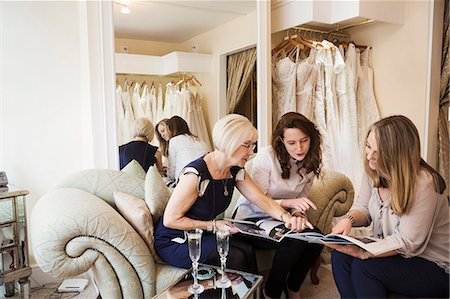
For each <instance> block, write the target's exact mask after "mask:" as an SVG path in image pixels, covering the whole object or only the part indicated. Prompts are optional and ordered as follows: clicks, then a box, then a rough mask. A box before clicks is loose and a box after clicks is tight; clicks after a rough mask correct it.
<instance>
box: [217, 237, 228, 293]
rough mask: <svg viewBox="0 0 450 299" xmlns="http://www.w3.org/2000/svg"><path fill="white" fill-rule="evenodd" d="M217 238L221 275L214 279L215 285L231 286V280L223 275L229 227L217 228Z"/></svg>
mask: <svg viewBox="0 0 450 299" xmlns="http://www.w3.org/2000/svg"><path fill="white" fill-rule="evenodd" d="M216 240H217V252H218V253H219V256H220V269H221V270H222V276H221V278H220V279H219V280H217V281H216V286H217V287H218V288H224V289H225V288H228V287H230V286H231V281H230V279H228V277H227V276H226V275H225V263H226V262H227V255H228V250H229V247H230V242H229V241H230V230H229V229H225V228H222V229H219V230H218V231H217V232H216Z"/></svg>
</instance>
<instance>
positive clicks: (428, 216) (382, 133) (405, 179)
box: [332, 115, 449, 298]
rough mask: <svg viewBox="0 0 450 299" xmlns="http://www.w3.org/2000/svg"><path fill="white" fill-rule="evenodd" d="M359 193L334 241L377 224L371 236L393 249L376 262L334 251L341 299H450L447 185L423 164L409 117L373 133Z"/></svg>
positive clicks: (350, 248)
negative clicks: (393, 297) (396, 297)
mask: <svg viewBox="0 0 450 299" xmlns="http://www.w3.org/2000/svg"><path fill="white" fill-rule="evenodd" d="M365 153H366V159H365V160H364V168H365V172H366V176H365V177H364V178H363V181H362V185H361V191H360V194H359V196H358V198H357V199H356V201H355V203H354V204H353V207H352V209H351V210H350V211H349V213H348V214H347V217H346V218H344V219H342V220H341V221H339V222H338V223H337V224H336V225H335V227H334V228H333V233H342V234H344V235H346V234H348V233H349V231H350V229H351V228H352V226H368V225H369V224H371V223H372V224H373V235H374V237H378V238H380V239H382V240H381V241H379V242H380V245H382V244H383V243H385V244H389V245H396V247H399V249H397V250H392V251H389V252H387V253H384V254H382V255H378V256H373V255H372V254H370V253H368V252H367V251H364V250H362V249H360V248H359V247H356V246H354V245H341V246H335V249H336V250H334V252H333V255H332V262H333V275H334V279H335V281H336V285H337V287H338V289H339V292H340V294H341V297H342V298H369V297H370V298H386V296H387V293H396V294H400V295H403V296H406V297H409V298H425V297H426V298H430V297H439V298H449V213H448V211H449V207H448V200H447V199H446V196H445V193H444V191H445V182H444V180H443V179H442V177H441V176H440V175H439V173H438V172H437V171H436V170H434V169H433V168H432V167H431V166H430V165H428V164H427V163H426V162H425V161H424V160H423V159H422V158H421V157H420V140H419V133H418V131H417V128H416V127H415V126H414V124H413V123H412V122H411V120H409V119H408V118H406V117H405V116H401V115H397V116H390V117H387V118H384V119H382V120H380V121H378V122H376V123H375V124H373V125H372V126H371V127H370V128H369V133H368V134H367V138H366V150H365Z"/></svg>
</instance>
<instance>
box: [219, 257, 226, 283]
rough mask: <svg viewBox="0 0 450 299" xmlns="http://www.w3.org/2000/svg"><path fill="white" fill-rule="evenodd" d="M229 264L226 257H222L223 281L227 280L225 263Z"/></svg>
mask: <svg viewBox="0 0 450 299" xmlns="http://www.w3.org/2000/svg"><path fill="white" fill-rule="evenodd" d="M226 262H227V258H226V257H220V269H221V270H222V280H224V279H225V263H226Z"/></svg>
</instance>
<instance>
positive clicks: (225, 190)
mask: <svg viewBox="0 0 450 299" xmlns="http://www.w3.org/2000/svg"><path fill="white" fill-rule="evenodd" d="M212 158H213V163H214V168H215V169H216V172H217V173H219V166H218V165H217V161H216V156H215V155H214V152H212ZM220 180H221V181H222V185H223V195H224V196H228V195H230V193H229V192H228V186H227V183H228V178H226V179H225V180H224V179H220Z"/></svg>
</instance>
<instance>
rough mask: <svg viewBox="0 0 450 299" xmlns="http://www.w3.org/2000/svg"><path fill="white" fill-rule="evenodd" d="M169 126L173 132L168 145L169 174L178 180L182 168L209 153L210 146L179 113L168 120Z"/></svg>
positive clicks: (171, 177)
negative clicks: (192, 131)
mask: <svg viewBox="0 0 450 299" xmlns="http://www.w3.org/2000/svg"><path fill="white" fill-rule="evenodd" d="M167 126H168V129H169V131H170V133H171V137H170V139H169V146H168V158H169V165H168V169H167V176H168V177H169V178H170V179H171V180H173V181H175V182H176V181H177V180H178V176H179V175H180V172H181V170H182V169H183V168H184V167H185V166H186V165H187V164H189V163H190V162H192V161H194V160H196V159H198V158H200V157H201V156H203V155H205V154H207V153H208V147H207V146H206V144H205V143H204V142H203V141H201V140H199V139H198V137H197V136H195V135H193V134H192V133H191V131H190V130H189V126H188V124H187V123H186V121H185V120H184V119H183V118H181V117H179V116H177V115H176V116H173V117H171V118H170V119H169V121H168V122H167Z"/></svg>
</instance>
